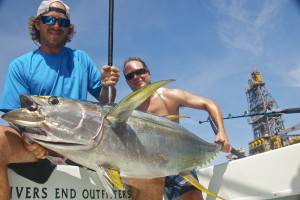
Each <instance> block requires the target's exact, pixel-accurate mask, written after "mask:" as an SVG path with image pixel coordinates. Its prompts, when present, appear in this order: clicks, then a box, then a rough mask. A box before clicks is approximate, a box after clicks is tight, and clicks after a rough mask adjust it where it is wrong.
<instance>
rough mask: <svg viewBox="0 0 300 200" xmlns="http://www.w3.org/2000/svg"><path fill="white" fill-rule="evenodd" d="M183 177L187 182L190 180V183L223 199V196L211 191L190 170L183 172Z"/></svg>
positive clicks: (181, 174)
mask: <svg viewBox="0 0 300 200" xmlns="http://www.w3.org/2000/svg"><path fill="white" fill-rule="evenodd" d="M179 175H180V176H181V177H182V178H184V179H185V180H186V181H187V182H189V183H190V184H192V185H193V186H195V187H196V188H198V189H199V190H201V191H203V192H205V193H207V194H209V195H211V196H214V197H217V198H219V199H223V198H222V197H220V196H218V195H216V194H214V193H213V192H211V191H209V190H208V189H207V188H205V187H204V186H203V185H201V184H200V183H199V182H198V180H197V179H195V177H194V176H193V175H192V174H191V173H190V172H189V171H188V172H181V173H180V174H179Z"/></svg>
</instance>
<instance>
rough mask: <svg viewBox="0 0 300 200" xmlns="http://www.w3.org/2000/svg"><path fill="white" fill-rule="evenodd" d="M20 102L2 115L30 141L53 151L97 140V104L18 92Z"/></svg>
mask: <svg viewBox="0 0 300 200" xmlns="http://www.w3.org/2000/svg"><path fill="white" fill-rule="evenodd" d="M20 101H21V105H22V108H20V109H16V110H13V111H10V112H8V113H6V114H5V115H4V116H2V118H3V119H4V120H6V121H8V122H9V123H10V124H13V125H14V126H16V127H17V128H18V129H19V130H20V131H21V132H22V133H23V134H25V135H26V136H28V137H29V138H30V139H32V140H33V141H35V142H37V143H40V144H41V145H43V146H45V147H50V146H51V148H52V149H53V150H54V149H56V148H64V149H66V148H67V149H68V148H69V150H83V149H90V148H93V147H95V146H96V145H97V144H98V143H99V139H100V136H101V127H102V126H101V125H102V123H103V119H104V117H103V116H102V113H101V111H100V108H101V107H100V106H99V105H97V104H93V103H90V102H82V101H74V100H70V99H66V98H61V97H54V96H34V95H20ZM53 146H54V147H55V148H53Z"/></svg>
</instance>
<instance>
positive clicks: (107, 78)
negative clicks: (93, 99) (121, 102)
mask: <svg viewBox="0 0 300 200" xmlns="http://www.w3.org/2000/svg"><path fill="white" fill-rule="evenodd" d="M119 76H120V73H119V69H118V68H116V67H114V66H108V65H105V66H103V67H102V69H101V84H102V87H101V90H100V94H99V96H98V100H99V102H100V104H107V103H109V92H108V91H109V90H108V87H109V86H112V91H111V92H112V94H111V95H112V99H111V101H112V102H113V101H114V100H115V98H116V88H115V87H114V86H115V85H116V84H117V82H118V80H119Z"/></svg>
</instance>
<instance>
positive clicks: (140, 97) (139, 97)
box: [106, 80, 173, 124]
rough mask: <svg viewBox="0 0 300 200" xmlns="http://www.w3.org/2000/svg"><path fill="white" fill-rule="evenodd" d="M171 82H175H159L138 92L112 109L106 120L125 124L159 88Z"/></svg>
mask: <svg viewBox="0 0 300 200" xmlns="http://www.w3.org/2000/svg"><path fill="white" fill-rule="evenodd" d="M171 81H173V80H165V81H158V82H155V83H151V84H149V85H147V86H145V87H143V88H140V89H138V90H136V91H135V92H133V93H131V94H130V95H128V96H127V97H125V98H124V99H122V101H120V102H119V103H118V104H117V105H116V106H115V107H113V109H111V111H110V112H109V113H108V114H107V116H106V119H107V120H108V121H110V122H111V123H117V124H122V123H125V122H126V121H127V119H128V118H129V117H130V115H131V113H132V112H133V111H134V110H135V109H136V108H137V107H138V106H139V105H140V104H141V103H143V102H144V101H145V100H146V99H148V98H149V97H150V96H151V95H152V94H153V93H154V92H155V91H156V90H157V89H158V88H160V87H161V86H163V85H165V84H167V83H169V82H171Z"/></svg>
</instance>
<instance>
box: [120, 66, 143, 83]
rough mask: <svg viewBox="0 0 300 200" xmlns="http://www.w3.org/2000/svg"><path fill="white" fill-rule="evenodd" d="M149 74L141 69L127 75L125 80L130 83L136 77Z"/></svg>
mask: <svg viewBox="0 0 300 200" xmlns="http://www.w3.org/2000/svg"><path fill="white" fill-rule="evenodd" d="M147 72H148V70H147V69H145V68H141V69H138V70H135V71H134V72H130V73H128V74H126V75H125V78H126V80H127V81H130V80H131V79H133V78H134V75H142V74H146V73H147Z"/></svg>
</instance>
